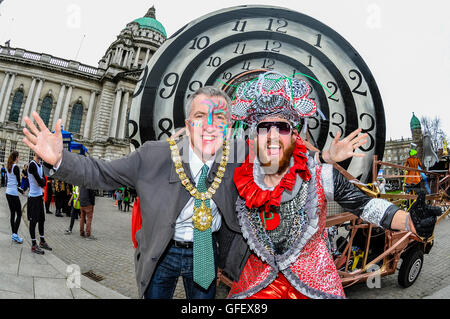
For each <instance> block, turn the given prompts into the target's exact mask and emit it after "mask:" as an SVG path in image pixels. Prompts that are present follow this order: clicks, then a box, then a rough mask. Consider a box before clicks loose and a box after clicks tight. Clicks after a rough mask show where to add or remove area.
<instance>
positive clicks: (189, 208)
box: [173, 145, 222, 242]
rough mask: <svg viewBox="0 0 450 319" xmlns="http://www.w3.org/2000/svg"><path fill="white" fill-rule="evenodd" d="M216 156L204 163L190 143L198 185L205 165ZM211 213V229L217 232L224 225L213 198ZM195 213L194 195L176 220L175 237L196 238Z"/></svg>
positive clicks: (190, 160)
mask: <svg viewBox="0 0 450 319" xmlns="http://www.w3.org/2000/svg"><path fill="white" fill-rule="evenodd" d="M214 159H215V156H214V157H212V158H211V159H210V160H208V161H207V162H206V163H203V162H202V160H201V159H200V158H198V156H197V155H196V154H195V153H194V151H193V150H192V147H191V145H189V167H190V170H191V175H192V178H193V179H194V182H195V184H196V185H197V183H198V181H199V180H200V175H201V171H202V167H203V165H205V164H206V165H208V167H209V169H211V166H212V165H213V163H214ZM210 207H211V214H212V216H213V220H212V224H211V230H212V232H216V231H218V230H219V228H220V226H221V225H222V216H221V215H220V214H219V210H218V209H217V206H216V204H215V203H214V201H213V200H212V199H210ZM193 215H194V197H192V196H191V198H190V199H189V201H188V202H187V204H186V206H184V208H183V210H182V211H181V213H180V215H179V216H178V218H177V220H176V225H175V234H174V235H173V239H174V240H177V241H187V242H192V241H193V240H194V224H193V222H192V216H193Z"/></svg>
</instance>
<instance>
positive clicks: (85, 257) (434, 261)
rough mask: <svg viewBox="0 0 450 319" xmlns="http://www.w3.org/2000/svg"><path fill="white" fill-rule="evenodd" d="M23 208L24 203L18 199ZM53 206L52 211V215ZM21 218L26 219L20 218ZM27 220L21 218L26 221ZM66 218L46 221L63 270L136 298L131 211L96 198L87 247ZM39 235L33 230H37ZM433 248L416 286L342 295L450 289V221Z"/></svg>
mask: <svg viewBox="0 0 450 319" xmlns="http://www.w3.org/2000/svg"><path fill="white" fill-rule="evenodd" d="M4 192H5V188H1V189H0V205H1V206H0V209H8V206H7V202H6V198H5V193H4ZM21 203H22V206H23V205H24V204H25V203H26V197H23V196H21ZM54 210H55V209H54V206H52V207H51V211H52V212H54ZM24 217H25V216H24ZM24 220H25V218H24ZM69 223H70V218H69V217H56V216H55V215H54V214H52V215H46V223H45V234H46V240H47V242H48V243H49V245H50V246H51V247H53V253H54V254H55V255H56V256H57V257H59V258H60V259H61V260H63V261H64V262H65V263H67V264H69V265H70V264H77V265H79V266H80V269H81V272H82V273H85V272H88V271H92V272H93V273H95V274H96V275H100V276H102V277H103V278H104V279H103V280H102V281H100V283H101V284H103V285H105V286H107V287H109V288H111V289H114V290H115V291H117V292H119V293H121V294H123V295H125V296H128V297H130V298H137V297H138V293H137V286H136V280H135V272H134V249H133V246H132V242H131V211H130V212H120V211H119V210H118V209H117V207H114V201H113V200H112V199H111V198H108V197H97V198H96V205H95V209H94V219H93V228H92V229H93V232H92V234H93V235H94V236H95V237H96V238H97V240H94V241H87V240H86V239H84V238H82V237H80V236H79V221H78V220H76V221H75V225H74V228H73V234H72V235H65V234H64V230H65V229H67V227H68V226H69ZM36 231H37V230H36ZM20 234H21V235H23V236H24V240H28V241H30V238H29V233H28V229H27V226H26V224H25V223H24V222H22V224H21V227H20ZM435 237H436V240H435V244H434V247H433V248H432V250H431V253H430V254H429V255H425V257H424V265H423V269H422V272H421V274H420V276H419V278H418V279H417V281H416V282H415V284H414V285H413V286H411V287H409V288H407V289H403V288H401V287H400V286H399V285H398V284H397V274H394V275H391V276H388V277H383V278H381V288H379V289H376V288H374V289H369V288H368V287H367V286H366V285H365V284H359V285H355V286H352V287H349V288H347V289H346V290H345V292H346V295H347V297H348V298H351V299H353V298H368V299H373V298H422V297H425V296H427V295H430V294H432V293H434V292H435V291H437V290H439V289H441V288H444V287H445V286H447V285H450V248H449V247H450V220H449V219H445V220H443V222H441V223H440V224H439V225H438V226H437V228H436V232H435ZM227 291H228V289H226V288H225V287H224V286H222V285H221V286H219V287H218V291H217V296H216V298H220V299H221V298H224V297H225V296H226V294H227ZM174 297H175V298H184V297H185V295H184V289H183V285H182V280H180V281H179V282H178V286H177V289H176V291H175V296H174Z"/></svg>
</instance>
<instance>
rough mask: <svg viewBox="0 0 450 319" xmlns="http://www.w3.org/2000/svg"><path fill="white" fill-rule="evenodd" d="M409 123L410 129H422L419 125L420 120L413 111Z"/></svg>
mask: <svg viewBox="0 0 450 319" xmlns="http://www.w3.org/2000/svg"><path fill="white" fill-rule="evenodd" d="M409 125H410V127H411V130H416V129H419V130H421V129H422V126H421V125H420V120H419V119H418V118H417V117H416V116H415V115H414V112H413V116H412V118H411V122H410V123H409Z"/></svg>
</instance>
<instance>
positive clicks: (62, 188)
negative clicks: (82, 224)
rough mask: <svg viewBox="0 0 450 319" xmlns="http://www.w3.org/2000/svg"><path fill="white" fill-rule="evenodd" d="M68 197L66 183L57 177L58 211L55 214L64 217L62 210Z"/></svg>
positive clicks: (56, 198)
mask: <svg viewBox="0 0 450 319" xmlns="http://www.w3.org/2000/svg"><path fill="white" fill-rule="evenodd" d="M65 197H66V185H65V183H64V182H63V181H59V180H57V179H55V206H56V213H55V216H57V217H63V215H62V210H63V206H64V203H63V202H64V200H65Z"/></svg>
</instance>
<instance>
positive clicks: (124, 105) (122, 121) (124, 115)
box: [117, 91, 130, 139]
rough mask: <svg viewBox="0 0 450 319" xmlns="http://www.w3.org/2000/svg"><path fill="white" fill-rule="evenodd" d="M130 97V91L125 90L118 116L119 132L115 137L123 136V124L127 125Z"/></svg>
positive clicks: (121, 137)
mask: <svg viewBox="0 0 450 319" xmlns="http://www.w3.org/2000/svg"><path fill="white" fill-rule="evenodd" d="M129 98H130V92H128V91H126V92H125V95H124V97H123V103H122V110H121V112H120V118H119V134H118V135H117V138H120V139H123V138H125V126H126V125H127V121H126V119H127V111H128V100H129Z"/></svg>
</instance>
